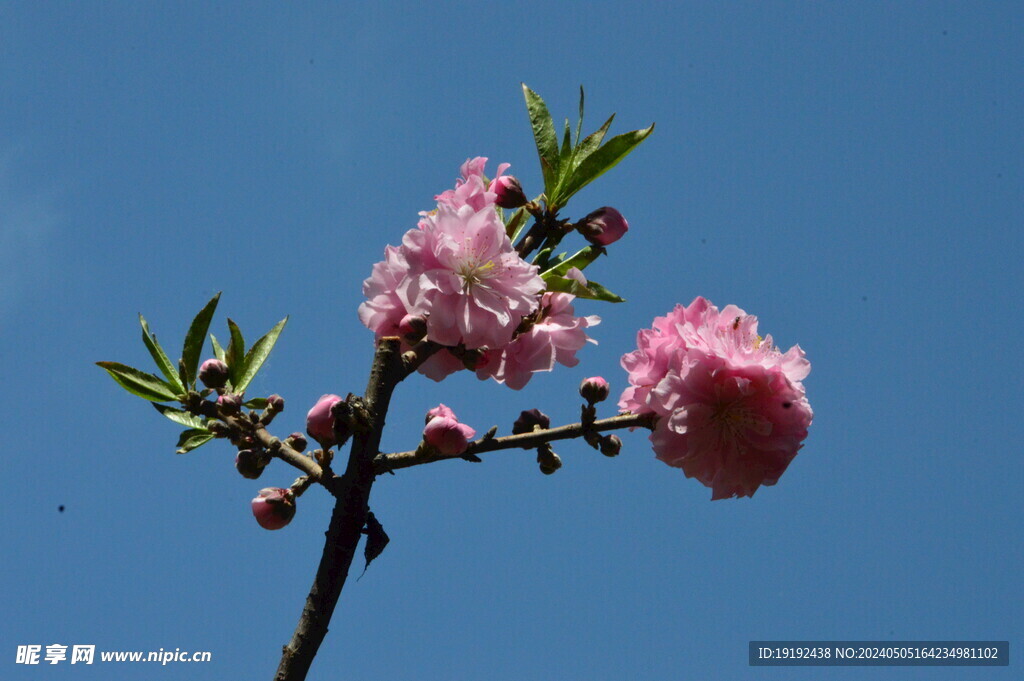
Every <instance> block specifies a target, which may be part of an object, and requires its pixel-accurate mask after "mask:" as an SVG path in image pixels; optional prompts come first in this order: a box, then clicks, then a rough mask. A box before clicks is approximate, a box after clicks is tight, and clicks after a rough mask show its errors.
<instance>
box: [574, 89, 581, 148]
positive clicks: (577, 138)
mask: <svg viewBox="0 0 1024 681" xmlns="http://www.w3.org/2000/svg"><path fill="white" fill-rule="evenodd" d="M581 130H583V86H582V85H580V119H579V120H578V121H576V141H575V144H573V146H574V147H575V146H579V143H580V131H581ZM573 151H574V153H575V149H574V150H573Z"/></svg>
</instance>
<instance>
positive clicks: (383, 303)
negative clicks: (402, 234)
mask: <svg viewBox="0 0 1024 681" xmlns="http://www.w3.org/2000/svg"><path fill="white" fill-rule="evenodd" d="M408 274H409V264H408V263H407V262H406V260H405V257H404V255H403V254H402V251H401V249H400V248H395V247H394V246H387V247H385V249H384V260H383V261H381V262H379V263H377V264H375V265H374V266H373V270H372V273H371V274H370V278H369V279H367V280H366V281H364V282H363V295H364V296H366V302H365V303H363V304H362V305H360V306H359V321H361V322H362V323H363V324H365V325H366V327H367V328H369V329H370V330H371V331H373V333H374V336H375V337H376V339H377V340H380V339H381V338H383V337H384V336H398V335H400V334H401V332H402V331H401V326H400V325H401V323H402V319H403V318H404V317H406V316H407V311H406V309H405V304H404V303H403V302H402V299H401V298H399V297H398V286H399V284H401V283H402V280H403V279H405V277H406V276H407V275H408Z"/></svg>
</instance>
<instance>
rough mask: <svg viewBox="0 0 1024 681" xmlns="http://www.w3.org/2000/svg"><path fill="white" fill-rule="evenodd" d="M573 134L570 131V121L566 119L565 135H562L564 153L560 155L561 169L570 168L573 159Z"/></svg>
mask: <svg viewBox="0 0 1024 681" xmlns="http://www.w3.org/2000/svg"><path fill="white" fill-rule="evenodd" d="M572 149H573V146H572V133H571V132H570V131H569V119H568V118H566V119H565V134H563V135H562V151H561V152H560V153H559V155H558V158H559V161H558V162H559V167H561V168H568V167H569V160H570V159H571V158H572Z"/></svg>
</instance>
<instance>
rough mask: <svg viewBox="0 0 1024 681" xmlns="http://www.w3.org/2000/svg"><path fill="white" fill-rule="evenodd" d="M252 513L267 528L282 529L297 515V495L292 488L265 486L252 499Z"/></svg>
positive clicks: (261, 525)
mask: <svg viewBox="0 0 1024 681" xmlns="http://www.w3.org/2000/svg"><path fill="white" fill-rule="evenodd" d="M252 514H253V516H254V517H255V518H256V522H258V523H259V524H260V527H262V528H263V529H265V530H280V529H281V528H282V527H284V526H285V525H287V524H288V523H290V522H291V521H292V518H294V517H295V495H294V494H293V493H292V491H291V490H290V489H281V488H280V487H265V488H263V489H261V490H260V493H259V494H258V495H257V496H256V498H255V499H253V500H252Z"/></svg>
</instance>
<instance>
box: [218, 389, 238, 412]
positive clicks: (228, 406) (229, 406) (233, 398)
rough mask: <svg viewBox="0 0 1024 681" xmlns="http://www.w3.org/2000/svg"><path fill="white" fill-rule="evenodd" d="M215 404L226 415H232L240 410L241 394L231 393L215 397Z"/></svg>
mask: <svg viewBox="0 0 1024 681" xmlns="http://www.w3.org/2000/svg"><path fill="white" fill-rule="evenodd" d="M217 405H218V406H219V407H220V410H221V411H222V412H224V413H225V414H227V415H228V416H232V415H234V414H237V413H238V412H239V411H241V410H242V396H241V395H234V394H231V393H229V394H227V395H221V396H220V397H218V398H217Z"/></svg>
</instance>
